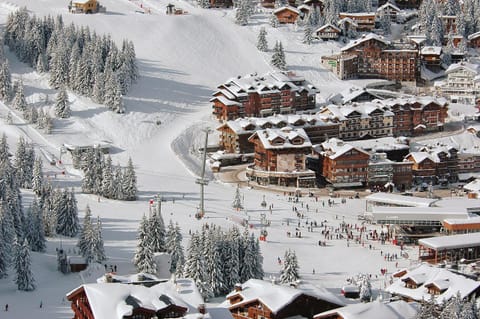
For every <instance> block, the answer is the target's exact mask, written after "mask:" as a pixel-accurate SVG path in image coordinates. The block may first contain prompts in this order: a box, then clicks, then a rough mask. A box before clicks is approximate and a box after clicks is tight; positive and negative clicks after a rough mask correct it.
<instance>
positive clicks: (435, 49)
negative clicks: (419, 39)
mask: <svg viewBox="0 0 480 319" xmlns="http://www.w3.org/2000/svg"><path fill="white" fill-rule="evenodd" d="M420 54H435V55H440V54H442V47H439V46H425V47H423V48H422V50H420Z"/></svg>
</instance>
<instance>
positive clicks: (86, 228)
mask: <svg viewBox="0 0 480 319" xmlns="http://www.w3.org/2000/svg"><path fill="white" fill-rule="evenodd" d="M91 218H92V211H91V210H90V206H88V204H87V207H86V208H85V216H84V217H83V226H82V228H80V235H79V236H78V242H77V247H78V248H79V250H80V254H81V255H82V256H83V257H85V259H87V261H89V260H91V259H93V257H92V254H91V251H90V247H91V245H90V243H89V239H90V238H91V234H92V233H93V226H92V219H91Z"/></svg>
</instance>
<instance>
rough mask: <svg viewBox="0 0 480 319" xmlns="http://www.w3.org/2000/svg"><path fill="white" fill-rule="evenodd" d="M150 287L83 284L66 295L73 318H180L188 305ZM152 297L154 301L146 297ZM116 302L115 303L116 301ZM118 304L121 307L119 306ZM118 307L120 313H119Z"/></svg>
mask: <svg viewBox="0 0 480 319" xmlns="http://www.w3.org/2000/svg"><path fill="white" fill-rule="evenodd" d="M149 290H153V288H147V287H144V286H138V285H126V284H118V283H105V284H84V285H82V286H80V287H78V288H77V289H75V290H73V291H72V292H70V293H68V294H67V299H68V300H69V301H70V302H71V308H72V310H73V312H74V317H73V318H74V319H96V318H97V319H100V318H112V319H113V318H138V319H150V318H182V317H183V316H184V315H185V314H186V313H187V310H188V308H187V307H185V306H183V305H182V306H181V305H176V304H174V303H173V301H172V299H170V298H169V297H168V296H166V295H157V294H155V293H153V294H152V292H151V291H149ZM145 293H147V296H148V298H154V299H156V302H155V303H151V300H148V301H147V300H146V297H147V296H145V295H144V294H145ZM117 302H118V303H117ZM121 304H125V306H123V307H120V306H121ZM119 309H121V310H122V311H120V312H123V314H122V315H119Z"/></svg>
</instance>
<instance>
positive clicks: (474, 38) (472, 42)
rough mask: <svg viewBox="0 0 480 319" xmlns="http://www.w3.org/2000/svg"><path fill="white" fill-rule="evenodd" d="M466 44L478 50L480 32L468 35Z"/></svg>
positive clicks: (479, 46)
mask: <svg viewBox="0 0 480 319" xmlns="http://www.w3.org/2000/svg"><path fill="white" fill-rule="evenodd" d="M468 43H469V46H470V47H472V48H476V49H477V48H480V32H475V33H472V34H470V35H469V36H468Z"/></svg>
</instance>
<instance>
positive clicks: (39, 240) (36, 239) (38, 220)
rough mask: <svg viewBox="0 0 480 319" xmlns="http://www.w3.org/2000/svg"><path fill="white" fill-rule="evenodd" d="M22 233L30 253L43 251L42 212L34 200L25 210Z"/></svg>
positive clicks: (44, 246) (44, 244)
mask: <svg viewBox="0 0 480 319" xmlns="http://www.w3.org/2000/svg"><path fill="white" fill-rule="evenodd" d="M24 233H25V238H26V239H27V241H28V243H29V245H30V249H31V250H32V251H39V252H43V251H45V248H46V243H45V232H44V229H43V218H42V211H41V209H40V207H39V206H38V203H37V200H36V198H34V199H33V202H32V205H31V206H30V207H29V208H28V210H27V218H26V220H25V231H24Z"/></svg>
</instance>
